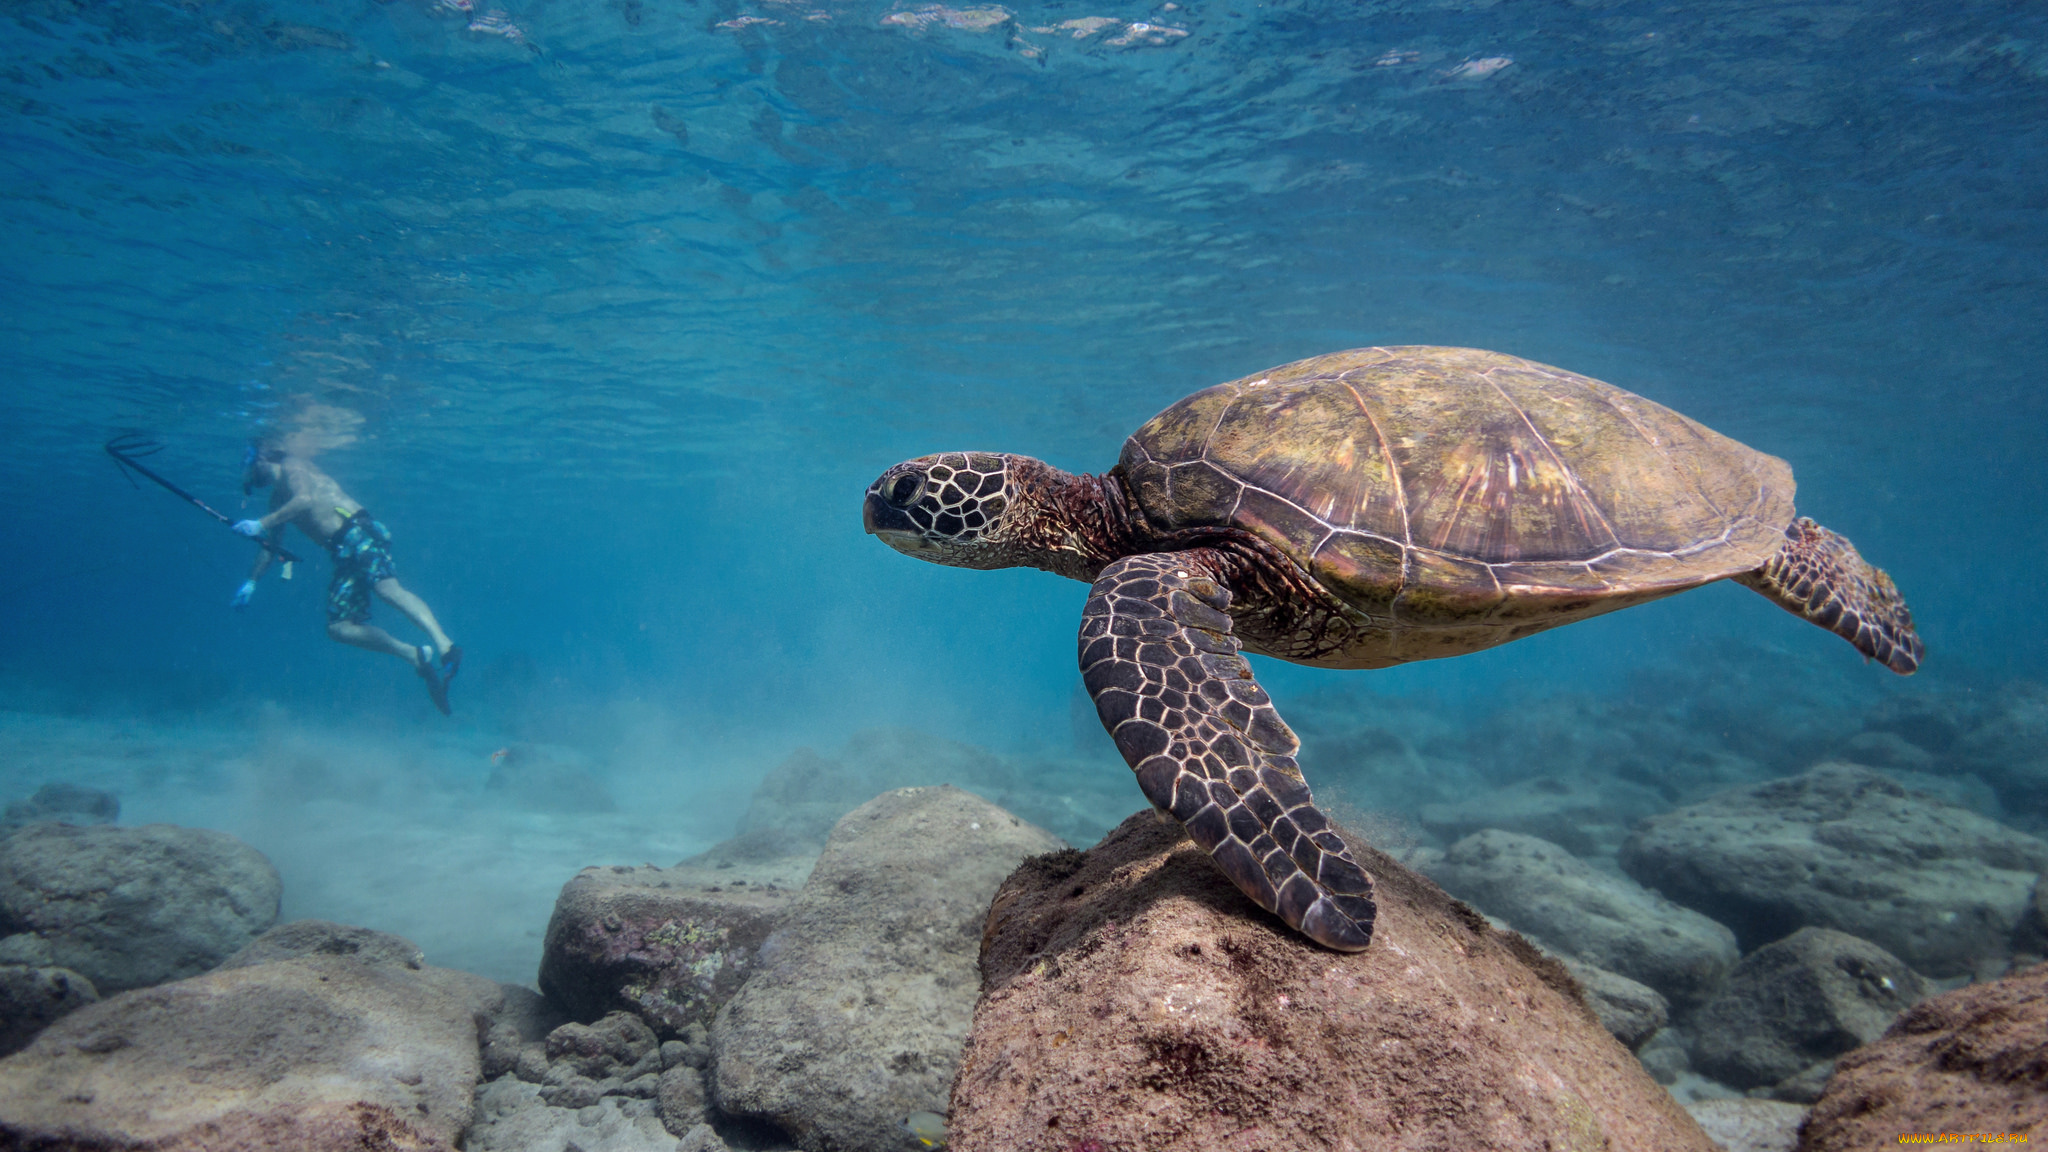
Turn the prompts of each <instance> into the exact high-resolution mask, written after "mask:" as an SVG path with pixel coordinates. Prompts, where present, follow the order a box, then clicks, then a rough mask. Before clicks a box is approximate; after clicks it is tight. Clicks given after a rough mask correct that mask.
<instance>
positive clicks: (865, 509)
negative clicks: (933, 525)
mask: <svg viewBox="0 0 2048 1152" xmlns="http://www.w3.org/2000/svg"><path fill="white" fill-rule="evenodd" d="M860 526H861V527H863V528H865V529H867V530H868V533H869V534H870V535H874V536H891V535H905V536H922V535H923V533H921V532H919V531H918V530H917V525H916V524H914V523H912V522H911V519H910V517H909V516H908V515H907V514H905V512H904V511H903V509H901V508H892V507H890V506H889V502H888V501H886V500H884V499H882V498H881V496H880V495H878V494H876V493H874V492H870V493H868V496H867V499H866V500H863V501H861V505H860Z"/></svg>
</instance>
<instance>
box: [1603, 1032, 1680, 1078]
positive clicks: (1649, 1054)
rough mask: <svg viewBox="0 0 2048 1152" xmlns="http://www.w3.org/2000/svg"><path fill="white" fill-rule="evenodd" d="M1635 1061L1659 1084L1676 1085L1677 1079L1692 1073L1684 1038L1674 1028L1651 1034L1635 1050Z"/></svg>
mask: <svg viewBox="0 0 2048 1152" xmlns="http://www.w3.org/2000/svg"><path fill="white" fill-rule="evenodd" d="M1608 1031H1610V1032H1611V1031H1613V1029H1611V1028H1610V1029H1608ZM1617 1039H1619V1037H1617ZM1636 1059H1637V1060H1639V1061H1641V1062H1642V1065H1643V1070H1644V1071H1645V1072H1648V1073H1649V1074H1650V1078H1651V1079H1653V1080H1655V1081H1656V1082H1657V1083H1659V1084H1665V1085H1670V1084H1676V1083H1677V1082H1678V1078H1679V1077H1681V1076H1684V1075H1686V1074H1687V1073H1689V1072H1691V1071H1692V1057H1690V1056H1687V1055H1686V1054H1685V1037H1684V1036H1683V1034H1681V1033H1680V1032H1679V1031H1678V1029H1676V1028H1659V1029H1658V1030H1657V1031H1656V1032H1654V1033H1652V1034H1651V1036H1650V1038H1649V1039H1647V1040H1645V1041H1643V1043H1642V1046H1641V1047H1639V1048H1637V1049H1636Z"/></svg>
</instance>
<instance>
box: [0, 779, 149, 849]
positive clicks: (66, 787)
mask: <svg viewBox="0 0 2048 1152" xmlns="http://www.w3.org/2000/svg"><path fill="white" fill-rule="evenodd" d="M120 818H121V800H120V798H119V797H117V796H115V795H114V794H113V793H112V792H108V791H106V790H104V789H101V788H89V787H87V786H85V785H83V784H66V783H62V782H59V783H55V784H45V785H43V786H42V787H41V788H38V789H36V792H35V795H33V796H30V797H29V798H28V799H26V800H16V801H13V802H11V803H9V804H8V805H7V808H6V810H5V811H0V836H4V835H6V834H7V833H9V832H12V831H14V830H15V829H16V828H20V827H23V826H24V825H28V824H42V823H55V824H112V823H113V822H114V821H116V820H118V819H120Z"/></svg>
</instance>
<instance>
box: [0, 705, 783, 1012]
mask: <svg viewBox="0 0 2048 1152" xmlns="http://www.w3.org/2000/svg"><path fill="white" fill-rule="evenodd" d="M493 750H494V748H493V747H492V746H490V745H489V744H488V743H487V742H479V740H478V739H477V738H476V737H474V736H473V735H469V736H465V735H446V736H431V737H428V738H425V739H422V738H421V737H420V735H419V734H418V733H417V732H414V731H411V730H406V731H388V732H387V731H379V730H376V729H375V728H374V727H370V726H365V727H364V728H360V729H356V730H349V731H344V730H340V729H337V728H332V727H321V726H316V725H311V724H307V723H303V722H300V721H296V720H294V719H292V718H290V717H288V716H286V715H285V714H284V713H283V712H282V711H280V710H276V709H263V710H259V712H258V714H257V715H256V716H255V717H254V718H253V719H250V718H242V719H239V720H235V719H218V720H215V719H206V718H197V719H193V720H190V721H182V722H165V721H152V720H147V719H141V718H133V717H130V718H119V719H107V718H84V719H81V718H74V717H65V716H51V715H42V714H34V713H25V712H0V801H5V800H13V799H18V798H20V797H25V796H27V795H29V794H30V793H32V792H34V791H35V790H36V789H37V788H38V787H40V786H42V785H44V784H48V783H54V782H64V783H71V784H80V785H87V786H90V787H95V788H101V789H105V790H106V791H109V792H112V793H114V794H115V795H116V796H118V797H119V798H120V801H121V815H120V823H122V824H124V825H139V824H152V823H167V824H179V825H185V826H188V827H199V828H213V829H218V830H219V831H223V832H227V833H230V834H232V835H234V836H237V837H240V838H241V839H242V840H244V841H246V842H248V843H249V844H250V845H252V846H253V847H255V848H256V849H257V850H259V851H261V852H263V853H264V854H265V855H267V856H268V857H270V860H271V862H272V863H273V864H275V865H276V867H277V870H278V873H279V874H280V876H281V877H282V879H283V883H284V896H283V908H282V911H281V919H284V920H296V919H304V918H318V919H325V920H335V921H339V922H341V923H344V924H355V925H360V926H363V927H366V928H376V929H380V930H382V931H386V932H395V933H397V934H399V935H401V936H404V937H406V938H407V939H410V940H412V941H413V942H414V943H416V944H418V945H419V946H420V947H421V948H422V949H423V950H424V951H425V952H426V954H427V959H428V962H429V963H432V964H436V965H439V966H442V967H449V968H462V969H466V970H468V971H471V972H476V973H479V974H482V975H485V976H489V977H491V978H493V979H496V980H503V981H508V982H511V983H516V984H525V985H529V986H531V985H532V984H533V983H534V979H535V973H536V972H537V971H538V969H539V965H540V954H541V937H542V934H543V932H544V931H545V930H546V928H547V922H548V915H549V913H550V912H551V911H552V909H553V907H554V901H555V896H556V893H558V892H559V891H560V890H561V887H562V884H563V883H564V882H565V881H566V880H568V879H569V878H570V877H571V876H573V875H575V874H576V872H577V870H579V869H581V868H584V867H586V866H589V865H594V864H642V863H653V864H661V865H669V864H673V863H675V862H676V861H678V860H680V859H682V858H684V857H687V856H691V855H694V854H696V853H698V852H701V851H703V850H704V849H706V848H708V847H710V846H711V845H712V844H714V843H716V842H717V841H719V840H722V839H724V838H725V837H726V836H728V835H730V834H731V830H732V825H733V821H734V820H735V819H736V818H737V816H738V814H739V813H740V812H741V811H742V810H743V809H744V807H745V804H746V799H747V796H748V793H749V792H750V790H751V789H752V787H753V785H754V783H755V782H756V780H757V779H758V777H759V775H760V770H759V769H758V768H757V769H756V770H755V771H752V772H745V773H731V772H713V771H709V770H693V769H692V767H691V766H690V765H688V764H686V763H682V762H681V761H682V757H681V756H680V755H678V756H677V757H676V762H674V763H671V764H669V765H666V766H657V765H653V764H647V765H643V766H639V767H627V768H620V767H618V766H613V767H610V768H608V769H607V770H606V771H605V773H604V776H603V785H602V786H603V787H604V789H605V790H607V791H608V792H609V793H610V796H609V799H610V800H611V801H612V803H613V804H614V805H615V806H616V810H614V811H561V810H559V809H557V810H542V808H541V807H540V806H537V805H532V804H527V803H521V802H520V801H518V800H517V799H513V798H508V797H506V796H504V795H500V794H496V793H494V792H493V791H492V790H490V789H487V788H486V781H487V780H488V779H489V777H490V772H491V768H492V761H491V752H492V751H493ZM643 759H645V757H643Z"/></svg>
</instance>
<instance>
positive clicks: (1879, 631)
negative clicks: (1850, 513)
mask: <svg viewBox="0 0 2048 1152" xmlns="http://www.w3.org/2000/svg"><path fill="white" fill-rule="evenodd" d="M1735 580H1736V582H1737V583H1740V584H1744V585H1747V586H1748V587H1751V588H1754V589H1756V590H1757V591H1758V592H1761V593H1763V594H1764V595H1765V596H1767V597H1769V598H1770V599H1771V601H1772V602H1774V603H1776V604H1777V605H1778V606H1779V607H1780V608H1783V609H1784V610H1785V611H1787V612H1791V613H1794V614H1795V615H1799V616H1803V617H1805V618H1806V619H1808V620H1811V621H1813V622H1814V623H1815V624H1818V625H1820V626H1821V627H1823V628H1825V629H1827V630H1828V631H1830V632H1833V633H1834V634H1835V635H1837V636H1840V637H1841V638H1842V639H1844V640H1847V641H1848V642H1849V643H1851V644H1854V645H1855V646H1856V650H1857V651H1858V652H1861V653H1863V654H1864V655H1865V656H1868V657H1870V658H1871V659H1872V660H1875V661H1877V662H1878V663H1880V664H1882V665H1884V666H1885V667H1887V668H1889V669H1891V670H1892V671H1894V672H1897V673H1898V674H1899V675H1901V676H1909V675H1911V674H1912V672H1913V670H1914V669H1915V668H1918V667H1920V658H1921V657H1922V656H1923V655H1925V654H1926V649H1925V647H1923V646H1922V645H1921V643H1920V634H1919V633H1918V632H1915V631H1914V630H1913V614H1912V613H1911V612H1909V611H1907V610H1906V600H1905V598H1904V597H1902V596H1900V595H1899V590H1898V589H1897V588H1896V587H1894V586H1893V585H1892V578H1891V577H1890V576H1887V575H1885V574H1884V570H1883V569H1881V568H1878V567H1875V566H1873V565H1872V564H1871V563H1870V561H1868V560H1865V559H1864V558H1863V556H1862V554H1861V553H1859V552H1857V551H1856V546H1855V545H1853V544H1851V543H1849V541H1848V540H1847V539H1846V538H1844V537H1841V536H1837V535H1836V534H1835V533H1833V532H1830V531H1828V530H1827V529H1825V528H1823V527H1821V526H1820V525H1818V524H1815V523H1814V522H1813V521H1811V520H1808V519H1807V518H1806V517H1804V516H1801V517H1800V518H1799V519H1797V520H1794V521H1793V522H1792V525H1791V527H1788V528H1786V529H1785V547H1784V548H1783V549H1782V550H1781V551H1780V552H1779V553H1778V554H1777V555H1776V556H1773V557H1771V559H1770V562H1769V563H1767V564H1765V565H1764V566H1763V567H1761V568H1759V569H1757V570H1756V571H1754V572H1749V573H1745V574H1743V575H1741V576H1737V577H1735Z"/></svg>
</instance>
